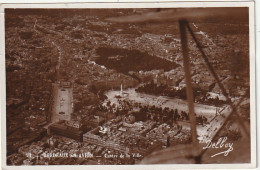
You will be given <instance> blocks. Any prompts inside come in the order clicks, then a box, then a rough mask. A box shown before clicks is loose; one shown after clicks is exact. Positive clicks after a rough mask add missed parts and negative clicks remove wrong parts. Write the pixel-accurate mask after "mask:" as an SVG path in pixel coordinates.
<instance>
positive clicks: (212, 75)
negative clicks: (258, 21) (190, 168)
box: [5, 7, 251, 166]
mask: <svg viewBox="0 0 260 170" xmlns="http://www.w3.org/2000/svg"><path fill="white" fill-rule="evenodd" d="M248 10H249V9H248V8H247V7H232V8H231V7H229V8H209V9H200V8H165V9H161V8H113V9H112V8H111V9H108V8H107V9H106V8H105V9H101V8H100V9H99V8H96V9H92V8H82V9H74V8H71V9H61V8H60V9H50V8H41V9H36V8H28V9H27V8H20V9H19V8H16V9H15V8H6V9H5V69H6V165H8V166H18V165H134V164H179V163H181V164H195V163H199V164H220V163H221V164H228V163H250V162H251V147H250V128H249V127H250V120H251V119H250V93H249V91H250V59H249V58H250V57H249V14H248ZM219 11H220V12H219ZM223 11H224V12H223ZM225 11H228V12H232V11H233V12H234V13H236V17H237V18H235V19H232V18H229V16H220V17H204V16H205V15H210V13H213V14H214V12H216V13H221V14H223V13H225ZM197 14H198V15H197ZM223 15H224V14H223ZM182 16H187V17H188V19H187V20H184V19H183V18H182ZM212 16H213V15H212ZM174 17H176V18H177V19H174ZM189 17H191V18H192V19H190V20H189ZM223 18H224V19H223Z"/></svg>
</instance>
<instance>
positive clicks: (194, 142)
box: [179, 20, 199, 157]
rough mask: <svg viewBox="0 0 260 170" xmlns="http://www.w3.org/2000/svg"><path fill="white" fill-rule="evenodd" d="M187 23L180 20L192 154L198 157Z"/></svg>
mask: <svg viewBox="0 0 260 170" xmlns="http://www.w3.org/2000/svg"><path fill="white" fill-rule="evenodd" d="M186 25H187V21H186V20H179V27H180V33H181V45H182V54H183V65H184V72H185V83H186V96H187V101H188V107H189V119H190V128H191V137H192V145H193V148H192V149H193V150H192V154H193V156H195V157H196V156H198V154H199V147H198V139H197V128H196V116H195V113H194V103H193V92H192V84H191V74H190V59H189V56H188V47H187V35H186Z"/></svg>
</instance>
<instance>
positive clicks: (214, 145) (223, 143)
mask: <svg viewBox="0 0 260 170" xmlns="http://www.w3.org/2000/svg"><path fill="white" fill-rule="evenodd" d="M226 141H227V137H224V138H222V137H221V138H219V140H218V141H217V142H212V141H211V140H210V141H208V142H207V146H205V147H203V148H202V149H209V148H212V149H219V148H223V149H226V150H224V151H222V152H219V153H216V154H214V155H212V156H211V157H215V156H217V155H220V154H224V156H228V154H229V152H231V151H233V143H230V142H226Z"/></svg>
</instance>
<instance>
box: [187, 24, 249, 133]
mask: <svg viewBox="0 0 260 170" xmlns="http://www.w3.org/2000/svg"><path fill="white" fill-rule="evenodd" d="M185 25H186V26H187V28H188V31H189V32H190V34H191V36H192V38H193V39H194V41H195V43H196V45H197V47H198V49H199V50H200V53H201V54H202V57H203V59H204V61H205V62H206V64H207V66H208V68H209V70H210V72H211V73H212V75H213V76H214V78H215V79H216V81H217V84H218V85H219V87H220V89H221V91H222V93H223V95H224V96H225V97H226V99H227V102H228V104H229V105H230V106H231V107H232V109H233V110H234V112H233V114H235V115H236V116H237V119H238V121H239V123H240V125H241V127H242V129H243V131H244V132H245V134H246V135H247V136H248V137H250V134H249V132H248V131H247V128H246V126H245V125H244V123H243V121H242V120H241V118H240V116H239V115H238V114H237V110H236V107H235V106H234V104H233V103H232V101H231V99H230V97H229V95H228V93H227V92H226V90H225V88H224V86H223V84H222V83H221V81H220V79H219V78H218V75H217V74H216V72H215V71H214V69H213V67H212V65H211V64H210V62H209V60H208V58H207V56H206V54H205V53H204V51H203V49H202V48H201V45H200V43H199V41H198V40H197V38H196V37H195V35H194V33H193V31H192V30H191V28H190V26H189V24H188V22H186V23H185Z"/></svg>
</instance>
